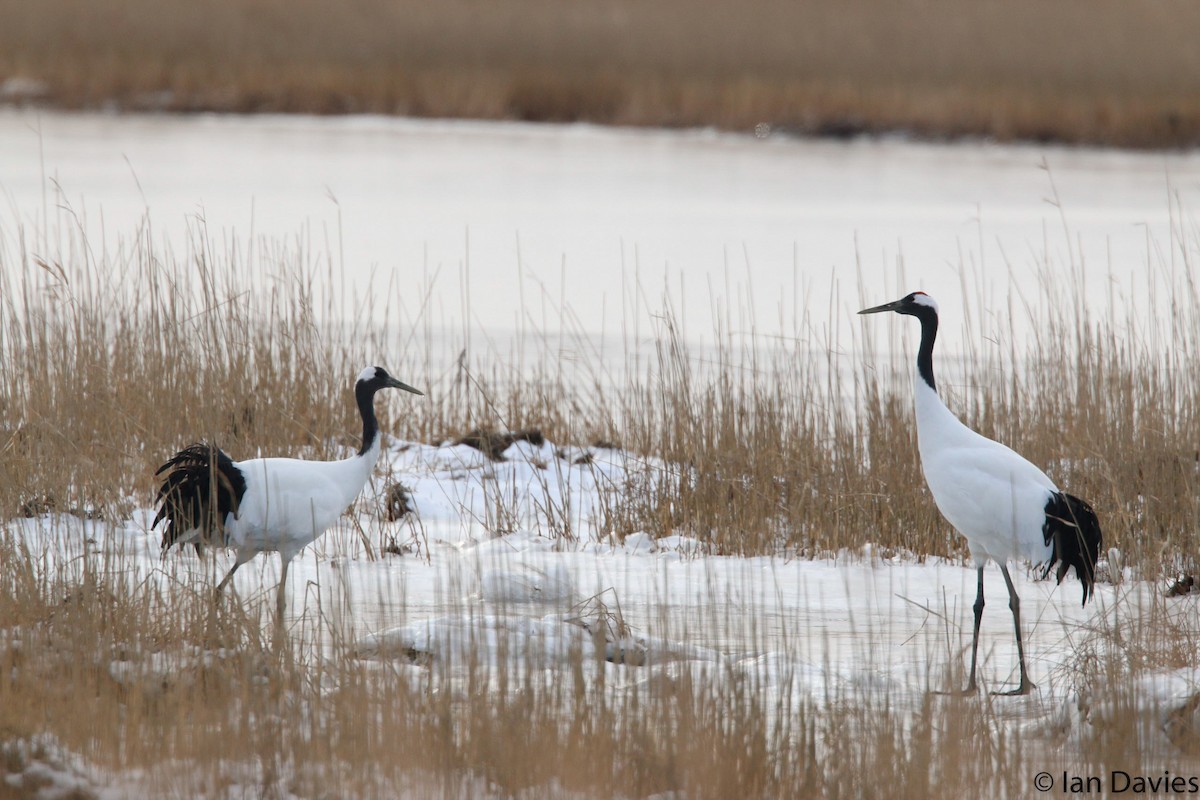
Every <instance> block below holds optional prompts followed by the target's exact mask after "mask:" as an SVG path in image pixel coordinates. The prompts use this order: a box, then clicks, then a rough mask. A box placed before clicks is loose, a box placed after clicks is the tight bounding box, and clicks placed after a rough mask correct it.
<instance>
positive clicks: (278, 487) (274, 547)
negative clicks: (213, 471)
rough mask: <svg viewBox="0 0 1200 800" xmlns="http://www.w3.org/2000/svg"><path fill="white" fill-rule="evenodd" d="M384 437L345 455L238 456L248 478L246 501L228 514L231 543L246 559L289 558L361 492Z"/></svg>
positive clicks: (236, 463) (377, 457)
mask: <svg viewBox="0 0 1200 800" xmlns="http://www.w3.org/2000/svg"><path fill="white" fill-rule="evenodd" d="M379 449H380V447H379V441H378V439H377V440H376V441H375V443H374V445H373V446H372V447H371V448H370V449H369V450H368V451H367V452H366V453H364V454H362V455H356V456H352V457H351V458H345V459H342V460H340V461H304V460H301V459H297V458H255V459H251V460H249V461H236V462H234V464H235V466H237V468H238V469H240V470H241V471H242V475H243V476H244V477H245V479H246V493H245V496H244V497H243V499H242V503H241V506H240V507H239V508H238V510H237V512H236V513H234V514H228V515H227V516H226V518H225V530H226V532H227V535H228V545H229V546H230V547H233V548H235V549H236V550H237V560H238V562H240V563H245V562H247V561H249V560H250V559H251V558H253V557H254V555H255V554H256V553H264V552H271V551H278V552H279V556H280V558H282V559H283V560H284V561H290V560H291V559H292V558H293V557H294V556H295V555H296V554H297V553H299V552H300V551H301V550H303V549H304V548H305V547H307V546H308V545H310V544H312V542H314V541H315V540H316V539H317V537H319V536H320V535H321V534H322V533H324V532H325V531H326V530H327V529H328V528H329V527H330V526H332V525H333V523H335V522H336V521H337V519H338V517H340V516H341V515H342V513H343V512H344V511H345V510H346V509H347V508H348V507H349V506H350V505H351V504H352V503H353V502H354V501H355V500H356V499H357V498H358V496H359V494H361V493H362V490H363V487H364V486H366V483H367V480H368V479H369V478H370V476H371V471H372V470H374V469H375V464H376V462H377V461H378V460H379Z"/></svg>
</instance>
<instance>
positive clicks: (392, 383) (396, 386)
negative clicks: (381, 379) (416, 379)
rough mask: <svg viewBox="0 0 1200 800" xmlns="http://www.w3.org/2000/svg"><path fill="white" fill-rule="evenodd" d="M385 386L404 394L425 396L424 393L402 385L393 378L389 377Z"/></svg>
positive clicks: (401, 382) (402, 383)
mask: <svg viewBox="0 0 1200 800" xmlns="http://www.w3.org/2000/svg"><path fill="white" fill-rule="evenodd" d="M386 385H387V386H389V387H391V388H392V389H403V390H404V391H406V392H412V393H413V394H419V395H421V396H422V397H423V396H424V395H425V393H424V392H422V391H421V390H420V389H414V388H413V387H412V386H409V385H408V384H407V383H404V382H403V381H398V380H396V379H395V378H393V377H390V376H389V377H388V379H387V383H386Z"/></svg>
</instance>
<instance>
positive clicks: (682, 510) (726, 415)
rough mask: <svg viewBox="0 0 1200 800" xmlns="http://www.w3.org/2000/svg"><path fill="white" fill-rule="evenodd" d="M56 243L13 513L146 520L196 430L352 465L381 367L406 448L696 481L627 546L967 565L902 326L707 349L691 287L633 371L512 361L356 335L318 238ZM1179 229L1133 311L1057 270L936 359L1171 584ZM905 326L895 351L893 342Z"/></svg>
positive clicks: (9, 503) (589, 361) (1183, 538)
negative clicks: (481, 433) (400, 385)
mask: <svg viewBox="0 0 1200 800" xmlns="http://www.w3.org/2000/svg"><path fill="white" fill-rule="evenodd" d="M60 230H61V234H59V235H60V236H61V237H64V238H62V239H61V240H60V241H59V242H57V243H54V244H53V245H52V246H51V249H48V250H44V252H46V253H50V255H40V254H39V253H38V252H37V251H35V250H34V248H35V247H39V244H38V243H37V242H32V241H30V240H29V239H27V238H23V237H8V238H6V239H5V240H4V241H3V242H2V243H0V244H2V246H3V250H2V255H3V258H4V265H3V266H4V270H3V273H2V277H0V281H3V282H2V283H0V295H2V296H3V298H4V299H3V301H0V302H2V305H0V310H2V313H3V317H2V319H0V323H2V329H0V332H2V336H3V339H2V340H0V341H2V346H3V362H2V363H0V409H2V410H3V428H0V452H3V453H4V458H3V459H0V516H2V517H3V518H12V517H13V516H15V515H19V514H22V513H35V512H37V511H39V510H47V509H48V510H56V511H73V512H80V513H87V514H95V515H100V516H104V517H105V518H108V519H114V518H120V517H122V516H123V515H127V513H128V511H129V509H130V507H131V505H133V504H140V505H143V506H144V505H148V504H149V501H150V499H151V497H152V492H153V477H152V476H153V472H154V469H155V468H156V467H157V466H158V465H159V464H160V463H161V462H162V461H163V460H164V459H165V457H166V456H167V455H169V454H170V453H172V452H174V451H175V449H177V448H178V447H179V446H181V445H183V444H185V443H187V442H189V441H192V440H194V439H197V438H201V437H206V438H211V439H213V440H214V441H217V442H220V443H221V445H222V447H224V448H225V449H226V450H227V451H229V452H231V453H233V454H235V455H236V456H237V457H249V456H250V455H251V454H255V453H259V452H262V453H277V454H291V455H298V456H304V457H313V458H329V457H332V454H333V452H334V449H335V448H336V447H337V446H339V445H343V444H349V443H351V442H352V441H353V440H354V437H355V436H357V433H358V428H359V426H358V422H357V418H356V416H355V415H356V413H357V412H356V411H355V409H354V406H353V403H352V402H351V401H350V398H351V388H352V386H351V384H352V379H353V376H354V375H356V374H357V373H358V371H359V370H360V369H361V368H362V366H363V365H364V364H367V363H374V362H376V361H383V362H386V363H387V365H388V367H389V369H392V370H393V371H394V372H395V373H396V374H398V375H402V376H404V378H405V379H406V380H410V381H411V382H413V383H415V384H416V385H418V386H420V387H422V388H423V389H425V390H426V392H427V395H428V400H426V401H422V402H419V403H411V404H406V405H405V406H404V409H403V412H402V413H400V414H398V415H396V416H385V423H384V426H385V427H384V429H385V430H387V431H388V432H390V433H392V434H393V435H395V436H397V437H399V438H401V439H408V440H414V441H422V442H431V443H436V442H441V441H446V440H451V439H457V438H459V437H461V436H463V435H464V434H466V433H468V432H470V431H472V430H476V429H489V430H518V429H522V428H530V427H536V428H539V429H541V430H542V431H543V433H544V434H545V435H546V436H547V437H548V438H549V439H550V440H551V441H554V442H556V443H560V444H579V445H587V444H589V443H592V442H596V441H606V442H612V443H616V444H619V445H620V446H621V447H624V448H626V449H629V450H631V451H633V452H635V453H638V454H643V455H651V456H654V457H658V458H663V459H666V460H667V461H668V462H670V463H672V464H676V465H679V468H680V473H679V474H680V475H686V476H687V477H686V479H685V480H666V481H662V482H660V483H659V484H656V486H657V489H658V490H659V491H657V492H649V493H647V495H646V496H645V497H642V498H641V499H640V502H638V503H635V504H633V505H630V506H626V507H623V508H617V509H613V510H612V525H613V533H614V534H616V535H617V536H623V535H625V534H628V533H631V532H633V531H636V530H645V531H648V532H650V533H652V534H653V535H655V536H664V535H668V534H671V533H674V532H677V531H685V532H687V533H688V534H689V535H692V536H696V537H699V538H700V539H701V540H703V541H705V542H707V543H708V544H710V545H711V546H712V548H713V549H714V551H715V552H720V553H735V554H745V555H750V554H770V553H777V552H780V551H781V550H782V549H785V548H786V549H789V550H791V551H794V552H800V553H806V554H809V555H815V554H820V553H829V552H834V551H836V550H838V549H840V548H844V547H854V546H858V545H860V544H863V543H865V542H873V543H875V544H877V545H880V546H883V547H886V548H893V549H897V550H904V551H908V552H912V553H914V554H917V555H921V556H923V555H939V556H954V557H957V556H961V555H963V554H964V553H965V547H964V545H963V544H962V542H961V541H960V537H958V536H957V535H956V534H954V533H953V532H952V531H951V530H950V528H949V527H948V526H947V525H945V523H944V522H943V521H941V519H940V517H939V516H938V514H937V510H936V508H935V507H934V506H933V504H932V502H930V499H929V497H928V496H927V494H926V491H925V488H924V482H923V477H922V476H921V473H920V470H919V468H918V467H917V464H918V457H917V452H916V431H915V426H914V424H913V421H912V410H911V401H910V388H909V387H910V377H909V376H910V373H911V358H912V348H913V347H914V346H915V344H916V341H917V334H916V331H915V330H908V328H907V326H904V325H903V322H904V320H899V319H898V318H897V319H895V320H890V321H889V322H888V323H887V324H884V323H879V324H877V325H873V326H872V325H867V326H865V327H864V328H863V329H862V330H863V331H864V336H863V337H862V338H861V340H859V341H855V342H851V343H847V344H835V345H831V346H830V347H829V349H827V350H825V351H824V352H818V351H814V350H812V349H811V348H810V347H809V345H808V344H807V343H802V342H801V341H800V340H799V339H796V340H791V339H775V338H770V337H762V338H757V339H756V338H752V337H746V336H744V335H741V334H734V333H731V330H735V329H743V328H748V327H749V326H740V325H737V324H733V325H732V326H730V325H728V323H718V326H719V327H721V326H725V327H724V328H723V329H719V330H717V331H715V332H713V334H712V336H711V337H710V342H711V343H710V344H707V345H704V346H697V345H695V344H693V343H690V342H689V341H688V340H686V339H685V338H684V337H683V336H682V334H681V333H680V331H679V328H678V325H677V323H676V314H675V312H674V311H673V310H672V308H671V301H670V298H669V297H668V298H665V299H664V305H663V310H662V312H661V313H658V314H655V315H654V316H655V320H654V322H653V325H654V327H651V328H650V329H649V330H648V331H647V337H648V338H646V339H645V340H644V341H633V340H627V341H626V342H625V348H626V349H625V354H624V358H623V360H622V359H620V358H618V359H617V361H618V363H616V364H615V365H614V363H613V359H612V358H611V356H610V357H604V358H602V357H600V356H599V355H596V356H595V357H594V358H593V357H591V356H589V352H591V353H595V352H596V351H595V350H591V351H589V350H588V348H587V346H586V344H578V342H576V343H575V344H573V345H572V346H569V347H567V346H564V344H563V343H564V342H566V341H567V340H569V339H572V338H573V339H575V340H582V339H583V338H584V337H585V336H586V334H585V333H583V332H578V331H571V330H567V331H565V332H561V333H549V332H544V331H527V332H524V333H519V334H518V337H517V341H518V342H519V343H520V344H519V347H520V352H512V351H510V352H500V351H498V350H497V346H496V345H495V344H494V343H493V342H491V341H488V340H487V338H486V337H484V336H480V335H479V334H478V333H476V334H475V338H474V339H472V333H471V332H470V331H469V329H455V330H449V331H447V330H445V329H443V328H440V327H439V326H438V325H437V321H436V320H434V319H433V318H432V317H431V316H430V315H428V314H425V313H423V312H422V311H420V310H419V309H418V311H417V316H413V317H411V318H400V317H401V316H402V315H403V314H404V313H411V312H400V311H397V312H395V313H396V314H397V316H396V317H387V316H385V317H384V318H383V320H382V321H381V322H379V323H378V324H373V323H369V322H362V321H358V322H354V321H353V320H362V319H366V318H368V317H367V311H368V309H367V308H366V306H365V305H360V306H359V307H357V308H353V309H349V310H347V309H346V308H345V306H344V298H339V297H337V296H336V295H335V293H334V291H335V290H333V289H331V288H330V287H334V286H337V285H339V284H338V282H337V281H335V280H334V279H333V273H332V271H331V269H332V268H331V264H332V262H333V256H332V255H330V254H328V253H314V252H312V251H310V250H309V249H307V248H306V246H304V245H302V244H298V243H278V242H276V243H272V244H271V246H270V247H267V248H263V249H262V251H261V252H257V254H256V255H253V256H252V255H250V253H252V252H254V250H255V248H254V247H253V246H248V245H247V246H241V245H237V244H231V243H229V242H228V241H225V240H222V241H221V242H214V240H213V239H212V238H211V237H209V236H208V235H207V232H206V231H204V230H203V229H202V225H201V224H198V226H197V230H196V231H195V232H194V235H193V236H192V237H190V241H189V243H188V245H187V250H186V252H182V253H174V252H165V251H164V250H162V249H161V248H158V247H156V246H154V245H153V244H152V243H151V236H150V233H149V231H148V230H147V231H142V232H140V233H139V234H138V235H136V236H133V237H130V238H129V239H128V240H125V241H124V242H122V243H120V244H118V245H116V246H115V247H111V248H110V249H109V250H108V251H100V252H97V251H96V250H93V249H92V246H91V244H90V243H88V242H87V241H86V240H85V238H84V237H83V235H82V234H80V233H78V232H77V231H74V230H73V229H71V228H69V227H63V228H61V229H60ZM1175 235H1176V238H1177V239H1178V241H1177V242H1175V243H1173V245H1172V247H1171V248H1170V250H1169V253H1172V254H1175V255H1172V256H1171V258H1170V259H1169V260H1167V261H1162V260H1160V261H1157V262H1156V261H1151V262H1148V266H1147V269H1146V274H1145V281H1146V283H1145V286H1144V287H1138V288H1137V291H1135V293H1134V296H1131V297H1130V298H1128V300H1129V302H1128V304H1126V303H1125V302H1124V298H1121V299H1115V300H1114V301H1113V303H1112V307H1111V308H1110V309H1109V310H1108V311H1106V312H1102V311H1101V310H1099V309H1095V308H1091V307H1089V305H1088V303H1087V302H1086V301H1085V299H1084V296H1083V283H1084V277H1083V272H1082V268H1081V266H1080V265H1079V264H1078V263H1064V264H1061V265H1048V266H1049V267H1050V268H1049V269H1048V270H1047V271H1046V272H1045V273H1044V275H1043V278H1042V283H1041V285H1040V286H1039V287H1038V290H1039V292H1040V296H1039V297H1032V298H1030V297H1025V298H1022V299H1021V300H1020V301H1018V300H1017V298H1016V296H1015V295H1014V296H1013V297H1010V299H1009V307H1008V308H1007V309H1005V310H1004V312H1003V313H999V314H996V315H989V316H988V319H989V320H990V321H989V322H979V323H973V322H972V321H971V320H970V319H968V320H966V321H964V322H963V323H962V324H963V327H964V334H963V336H962V339H963V340H964V341H967V342H974V343H975V344H974V345H972V346H973V347H977V348H978V349H977V350H975V351H973V352H970V353H967V354H964V356H963V357H962V358H954V357H952V356H950V355H949V354H946V353H944V350H945V347H943V357H942V358H941V359H939V363H938V369H939V371H940V372H941V373H942V375H943V381H942V382H943V383H944V384H945V386H944V388H943V391H944V392H945V393H946V394H947V395H948V401H949V404H950V406H951V407H952V408H953V409H955V410H956V411H957V412H958V413H959V414H960V415H961V416H962V417H963V419H964V420H965V421H966V422H967V423H968V424H970V425H971V426H972V427H975V428H977V429H978V430H980V431H981V432H983V433H984V434H985V435H988V436H992V437H994V438H997V439H999V440H1000V441H1003V442H1005V443H1007V444H1009V445H1010V446H1012V447H1013V448H1014V449H1016V450H1017V451H1018V452H1021V453H1023V454H1025V455H1026V456H1027V457H1028V458H1030V459H1031V460H1032V461H1034V462H1035V463H1037V464H1040V465H1043V466H1044V468H1045V469H1047V470H1048V471H1049V473H1050V474H1051V475H1052V477H1054V478H1055V480H1056V481H1057V482H1059V484H1060V485H1062V486H1065V487H1070V489H1071V491H1072V492H1075V493H1077V494H1079V495H1081V496H1084V497H1088V498H1090V499H1091V501H1092V502H1093V504H1094V505H1095V507H1096V508H1097V509H1099V510H1100V513H1101V519H1102V520H1103V522H1104V530H1105V536H1106V542H1107V544H1109V545H1111V546H1116V547H1118V548H1120V549H1121V550H1122V551H1124V552H1126V553H1127V555H1128V556H1130V557H1131V558H1132V559H1134V561H1130V562H1129V563H1134V562H1135V561H1136V562H1138V563H1142V562H1144V563H1145V564H1146V566H1147V568H1148V569H1150V570H1151V572H1153V571H1154V570H1157V569H1159V568H1163V569H1166V568H1167V566H1168V565H1171V568H1172V569H1174V568H1175V566H1174V565H1177V564H1178V563H1180V562H1181V561H1182V562H1187V563H1191V561H1192V560H1193V559H1194V557H1195V554H1196V552H1197V548H1198V544H1200V533H1198V530H1197V528H1198V522H1200V508H1198V505H1197V504H1198V502H1200V500H1198V497H1200V495H1198V493H1197V491H1196V488H1197V479H1198V477H1197V476H1198V470H1200V462H1198V459H1200V449H1198V448H1200V409H1198V407H1197V397H1200V371H1197V370H1196V369H1195V368H1194V364H1195V363H1196V362H1197V356H1198V348H1200V311H1198V308H1200V303H1198V301H1200V297H1198V295H1197V287H1196V285H1195V283H1194V280H1193V277H1194V276H1193V272H1194V264H1193V259H1194V257H1195V252H1196V247H1197V242H1196V240H1195V238H1194V237H1193V238H1187V237H1188V234H1187V231H1186V230H1185V229H1184V228H1179V229H1177V230H1176V233H1175ZM43 244H44V243H43ZM410 293H411V290H410ZM418 294H419V292H418ZM369 297H370V298H372V299H369V300H367V301H363V302H364V303H375V302H379V295H378V294H371V295H369ZM878 299H879V298H871V300H878ZM964 300H965V301H966V302H965V303H964V305H965V306H966V307H967V308H968V309H971V308H975V307H977V304H978V302H979V300H978V298H972V297H964ZM860 302H861V305H863V306H865V305H867V304H868V300H867V298H863V299H862V300H861V301H860ZM1018 303H1023V304H1024V305H1018ZM385 305H387V304H386V302H385ZM411 305H412V304H411V303H410V306H411ZM394 306H395V307H396V308H397V309H403V308H406V306H405V305H404V302H403V301H402V300H400V299H399V298H397V301H396V302H395V304H394ZM422 307H423V306H422ZM389 313H391V312H389ZM976 313H979V312H978V311H977V312H976ZM563 316H564V319H566V318H568V317H569V314H564V315H563ZM463 318H464V319H466V318H469V313H464V314H463ZM997 320H999V321H997ZM948 324H951V325H952V324H953V323H952V322H950V323H948ZM627 329H628V330H638V328H637V326H636V325H633V324H630V325H629V326H627ZM1025 331H1032V332H1035V334H1036V335H1033V336H1030V337H1025V336H1023V335H1022V334H1023V333H1024V332H1025ZM885 334H886V336H887V341H889V342H890V343H891V344H892V345H897V344H898V345H899V346H898V347H897V348H895V349H894V351H893V350H891V349H890V350H889V351H887V352H881V351H880V349H879V347H878V345H877V342H878V341H879V339H882V338H883V337H884V335H885ZM639 335H642V334H639ZM948 335H949V334H948V333H947V332H943V338H945V337H947V336H948ZM832 336H833V334H832V333H828V334H826V335H825V336H824V337H823V339H824V340H825V341H830V340H831V337H832ZM983 339H989V340H990V342H988V343H984V342H983ZM1026 340H1027V341H1028V342H1029V344H1028V345H1027V346H1021V345H1018V344H1017V343H1018V342H1021V341H1026ZM764 342H765V343H764ZM566 353H569V355H565V354H566ZM381 410H382V412H383V413H384V414H385V415H388V414H391V413H394V411H392V410H389V409H388V408H387V407H386V405H385V406H384V407H382V409H381Z"/></svg>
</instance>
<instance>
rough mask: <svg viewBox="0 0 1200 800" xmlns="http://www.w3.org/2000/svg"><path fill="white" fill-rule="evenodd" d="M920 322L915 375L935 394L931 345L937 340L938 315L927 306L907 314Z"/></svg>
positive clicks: (935, 386) (935, 385)
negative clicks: (919, 346) (919, 342)
mask: <svg viewBox="0 0 1200 800" xmlns="http://www.w3.org/2000/svg"><path fill="white" fill-rule="evenodd" d="M908 313H909V314H912V315H913V316H914V317H916V318H917V319H919V320H921V349H920V350H918V351H917V374H918V375H920V376H921V379H922V380H924V381H925V383H927V384H929V388H930V389H933V391H934V393H935V394H936V393H937V383H935V382H934V380H933V343H934V341H936V340H937V330H938V315H937V311H936V310H935V309H933V308H930V307H929V306H917V307H915V308H914V309H913V310H911V311H909V312H908Z"/></svg>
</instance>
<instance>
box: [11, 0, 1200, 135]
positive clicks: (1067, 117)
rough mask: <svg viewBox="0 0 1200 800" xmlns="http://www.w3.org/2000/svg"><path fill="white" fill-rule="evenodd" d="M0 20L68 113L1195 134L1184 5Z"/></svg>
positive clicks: (173, 11)
mask: <svg viewBox="0 0 1200 800" xmlns="http://www.w3.org/2000/svg"><path fill="white" fill-rule="evenodd" d="M0 19H3V20H4V21H5V24H4V25H3V26H2V27H0V86H2V87H3V88H2V89H0V99H7V100H8V101H9V102H18V103H26V102H33V103H48V104H51V105H55V106H59V107H65V108H117V109H126V110H133V109H137V110H165V111H224V112H268V111H270V112H305V113H335V114H341V113H382V114H403V115H409V116H433V117H467V118H483V119H499V118H505V119H527V120H555V121H568V120H570V121H574V120H584V121H591V122H599V123H605V124H622V125H650V126H716V127H720V128H725V129H735V130H744V131H749V130H753V129H755V128H756V127H757V126H760V125H766V126H771V127H774V128H776V129H782V130H787V131H796V132H804V133H817V134H832V135H849V134H854V133H858V132H869V131H884V130H906V131H912V132H914V133H917V134H919V135H922V136H930V137H942V136H962V135H977V136H989V137H995V138H997V139H1002V140H1011V139H1027V140H1062V141H1070V142H1089V143H1101V144H1112V145H1121V146H1135V147H1163V146H1166V147H1173V146H1175V147H1177V146H1189V145H1194V144H1196V143H1197V141H1198V140H1200V100H1197V98H1198V97H1200V83H1198V82H1200V55H1197V49H1196V48H1195V46H1194V41H1193V39H1194V37H1193V35H1192V33H1193V32H1194V31H1195V30H1196V29H1197V25H1200V10H1197V8H1196V6H1195V4H1193V3H1189V2H1186V0H1160V1H1159V2H1153V3H1149V4H1146V3H1142V4H1131V3H1126V2H1120V0H1069V1H1068V2H1059V3H1053V4H1046V3H1039V2H1035V0H1018V2H1015V3H1014V2H1000V1H999V0H988V2H961V0H934V1H933V2H930V1H929V0H905V1H904V2H884V1H883V0H854V2H849V3H846V2H837V0H817V1H816V2H804V3H793V2H785V1H784V0H750V2H744V3H727V2H718V1H717V0H654V2H642V1H641V0H583V1H581V2H572V3H565V4H564V3H559V2H554V1H553V0H506V2H503V3H488V2H477V0H448V1H447V2H439V3H422V2H415V1H414V0H402V1H401V2H384V0H352V2H345V3H340V4H339V5H338V6H337V8H336V9H333V8H330V7H329V6H327V5H324V4H321V3H315V2H310V1H309V0H304V1H303V2H291V3H282V2H278V0H252V1H251V2H234V1H233V0H218V2H214V3H206V4H205V5H204V6H203V7H199V6H195V5H190V4H187V3H182V2H178V1H177V0H175V1H172V2H165V3H155V2H148V1H147V0H122V2H98V3H88V4H79V3H73V2H69V0H47V1H46V2H40V3H37V4H30V3H24V2H18V1H16V0H5V2H0ZM765 130H766V128H760V131H765Z"/></svg>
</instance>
